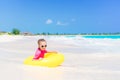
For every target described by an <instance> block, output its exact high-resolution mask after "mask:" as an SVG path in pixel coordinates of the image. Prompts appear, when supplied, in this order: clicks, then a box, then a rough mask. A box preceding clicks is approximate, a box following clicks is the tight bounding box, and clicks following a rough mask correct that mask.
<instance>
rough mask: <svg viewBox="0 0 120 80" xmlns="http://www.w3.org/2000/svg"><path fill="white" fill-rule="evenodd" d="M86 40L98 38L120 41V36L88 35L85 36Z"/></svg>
mask: <svg viewBox="0 0 120 80" xmlns="http://www.w3.org/2000/svg"><path fill="white" fill-rule="evenodd" d="M83 37H84V38H97V39H104V38H108V39H120V35H91V36H90V35H88V36H83Z"/></svg>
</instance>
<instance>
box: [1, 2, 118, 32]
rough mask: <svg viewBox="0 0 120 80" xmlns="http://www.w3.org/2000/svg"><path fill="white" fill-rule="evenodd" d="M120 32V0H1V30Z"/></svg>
mask: <svg viewBox="0 0 120 80" xmlns="http://www.w3.org/2000/svg"><path fill="white" fill-rule="evenodd" d="M13 28H17V29H19V30H20V31H21V32H31V33H42V32H46V33H48V32H49V33H104V32H106V33H115V32H120V0H0V31H8V32H10V31H12V29H13Z"/></svg>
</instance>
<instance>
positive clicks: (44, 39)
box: [38, 39, 46, 44]
mask: <svg viewBox="0 0 120 80" xmlns="http://www.w3.org/2000/svg"><path fill="white" fill-rule="evenodd" d="M41 41H46V40H45V39H39V40H38V44H39V43H40V42H41Z"/></svg>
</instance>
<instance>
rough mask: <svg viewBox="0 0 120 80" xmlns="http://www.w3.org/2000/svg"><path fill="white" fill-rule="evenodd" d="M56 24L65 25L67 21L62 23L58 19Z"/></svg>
mask: <svg viewBox="0 0 120 80" xmlns="http://www.w3.org/2000/svg"><path fill="white" fill-rule="evenodd" d="M57 25H63V26H65V25H68V23H62V22H60V21H57Z"/></svg>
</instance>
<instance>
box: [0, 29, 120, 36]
mask: <svg viewBox="0 0 120 80" xmlns="http://www.w3.org/2000/svg"><path fill="white" fill-rule="evenodd" d="M2 34H8V35H120V32H115V33H74V34H73V33H49V32H47V33H46V32H41V33H36V34H33V33H31V32H21V31H20V30H19V29H16V28H13V29H12V31H11V32H5V31H0V35H2Z"/></svg>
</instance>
